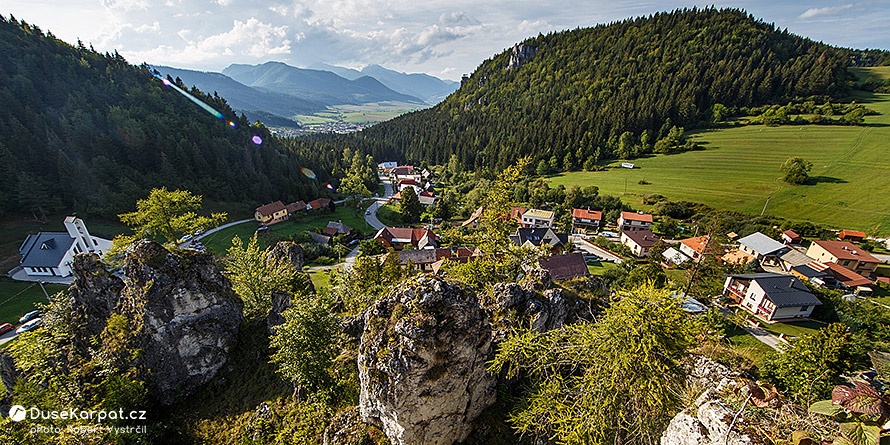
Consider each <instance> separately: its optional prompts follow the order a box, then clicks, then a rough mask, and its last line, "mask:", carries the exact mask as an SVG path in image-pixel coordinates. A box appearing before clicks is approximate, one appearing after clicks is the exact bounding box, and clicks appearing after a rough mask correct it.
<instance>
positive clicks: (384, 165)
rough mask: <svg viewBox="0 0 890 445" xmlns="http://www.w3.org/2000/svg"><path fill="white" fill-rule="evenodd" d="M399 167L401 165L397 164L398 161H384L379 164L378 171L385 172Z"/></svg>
mask: <svg viewBox="0 0 890 445" xmlns="http://www.w3.org/2000/svg"><path fill="white" fill-rule="evenodd" d="M398 165H399V164H398V163H396V161H383V162H381V163H379V164H377V169H379V170H384V171H386V170H392V169H394V168H396V167H398Z"/></svg>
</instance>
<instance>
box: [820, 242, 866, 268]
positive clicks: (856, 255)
mask: <svg viewBox="0 0 890 445" xmlns="http://www.w3.org/2000/svg"><path fill="white" fill-rule="evenodd" d="M813 244H815V245H817V246H819V247H821V248H823V249H825V250H826V251H827V252H828V253H830V254H831V255H833V256H834V257H835V258H837V259H839V260H855V261H862V262H865V263H880V262H881V260H879V259H877V258H875V257H874V256H872V254H870V253H868V252H866V251H864V250H862V248H861V247H858V246H856V245H855V244H853V243H851V242H849V241H823V240H816V241H813Z"/></svg>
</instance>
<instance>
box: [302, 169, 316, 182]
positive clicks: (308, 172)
mask: <svg viewBox="0 0 890 445" xmlns="http://www.w3.org/2000/svg"><path fill="white" fill-rule="evenodd" d="M300 171H301V172H303V174H304V175H306V177H307V178H309V179H315V178H316V176H315V172H314V171H312V170H309V169H308V168H306V167H303V168H301V169H300Z"/></svg>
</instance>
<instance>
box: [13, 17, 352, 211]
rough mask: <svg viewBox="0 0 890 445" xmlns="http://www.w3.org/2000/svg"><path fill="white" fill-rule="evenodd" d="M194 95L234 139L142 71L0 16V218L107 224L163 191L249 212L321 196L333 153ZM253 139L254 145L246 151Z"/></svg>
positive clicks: (333, 165)
mask: <svg viewBox="0 0 890 445" xmlns="http://www.w3.org/2000/svg"><path fill="white" fill-rule="evenodd" d="M180 87H182V88H183V89H186V90H187V89H188V88H187V87H186V86H185V85H182V84H180ZM191 93H192V94H194V95H195V96H197V97H199V98H201V99H203V100H204V101H206V102H208V103H209V104H210V105H211V106H213V107H214V108H216V109H217V110H219V111H220V112H222V114H223V115H224V116H225V119H226V121H229V120H233V121H234V122H235V123H236V128H231V127H230V126H229V125H227V123H226V121H222V120H219V119H217V118H215V117H213V116H211V115H210V114H208V113H206V112H205V111H203V110H202V109H200V108H199V107H197V106H195V105H194V104H193V103H191V102H190V101H189V100H188V99H186V98H185V97H183V96H182V95H180V94H178V93H177V92H175V91H174V90H173V89H172V88H169V87H166V86H164V85H163V84H162V83H161V82H160V81H159V80H158V79H156V78H154V77H152V75H151V73H150V72H149V68H148V67H147V66H145V65H143V66H138V67H137V66H133V65H130V64H128V63H127V62H126V61H125V60H124V59H123V58H122V57H121V56H120V55H118V54H116V53H115V54H99V53H96V52H95V51H93V50H91V49H88V48H84V47H83V46H82V45H78V46H77V47H73V46H71V45H68V44H66V43H65V42H62V41H60V40H58V39H56V38H54V37H52V35H51V34H44V33H43V32H42V31H41V30H40V29H39V28H37V27H36V26H32V25H29V24H24V23H22V22H18V21H16V20H15V19H13V18H11V17H10V18H9V19H7V18H4V17H2V16H0V104H2V108H0V211H6V212H21V211H24V212H29V213H30V212H34V213H35V214H36V215H38V216H40V214H41V213H42V212H47V213H49V212H60V211H71V210H74V211H78V212H81V213H82V214H86V215H89V214H92V215H95V214H101V215H104V216H113V215H114V214H116V213H119V212H122V211H129V210H132V207H133V205H134V202H135V200H136V199H137V198H142V197H145V196H146V195H147V194H148V191H149V190H150V189H151V188H152V187H159V186H167V187H169V188H185V189H189V190H191V191H192V192H195V193H199V194H203V195H204V196H205V198H206V199H210V200H218V201H227V202H233V201H234V202H243V203H245V205H255V204H260V203H264V202H268V201H270V200H277V199H281V200H295V199H304V200H305V199H314V198H316V197H318V196H321V195H325V194H326V193H328V191H327V190H326V189H325V187H324V183H325V182H326V181H328V180H329V178H330V173H328V172H331V171H333V170H334V169H335V168H337V165H338V163H339V160H340V155H339V154H338V153H336V152H332V151H327V152H323V153H322V152H308V151H299V150H298V148H292V147H288V146H286V145H285V144H288V143H290V142H288V141H282V140H279V139H278V138H275V137H272V136H271V135H270V134H269V132H268V131H267V130H266V129H265V128H264V127H261V126H260V127H251V126H250V124H249V122H247V120H246V119H241V118H236V117H235V113H234V112H233V111H232V109H231V108H229V107H228V105H226V103H225V101H224V100H223V99H221V98H219V97H212V96H207V95H205V94H203V93H202V92H200V91H198V90H194V89H193V90H191ZM254 135H259V136H260V137H261V138H262V139H263V141H264V142H263V143H262V145H256V144H254V143H252V142H251V138H252V136H254ZM290 144H292V143H290ZM301 167H308V168H311V169H313V170H314V171H316V172H317V173H318V176H319V178H318V181H313V180H310V179H309V178H307V177H306V176H304V175H302V174H300V168H301ZM321 181H325V182H321ZM319 183H320V184H321V186H320V187H319Z"/></svg>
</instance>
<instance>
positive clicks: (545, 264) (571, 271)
mask: <svg viewBox="0 0 890 445" xmlns="http://www.w3.org/2000/svg"><path fill="white" fill-rule="evenodd" d="M538 265H539V266H540V267H541V269H544V270H546V271H548V272H550V278H551V279H553V280H556V281H561V280H569V279H572V278H578V277H586V276H588V275H590V270H589V269H587V263H585V262H584V255H582V254H580V253H567V254H563V255H553V256H550V257H547V258H542V259H541V260H539V261H538Z"/></svg>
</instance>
